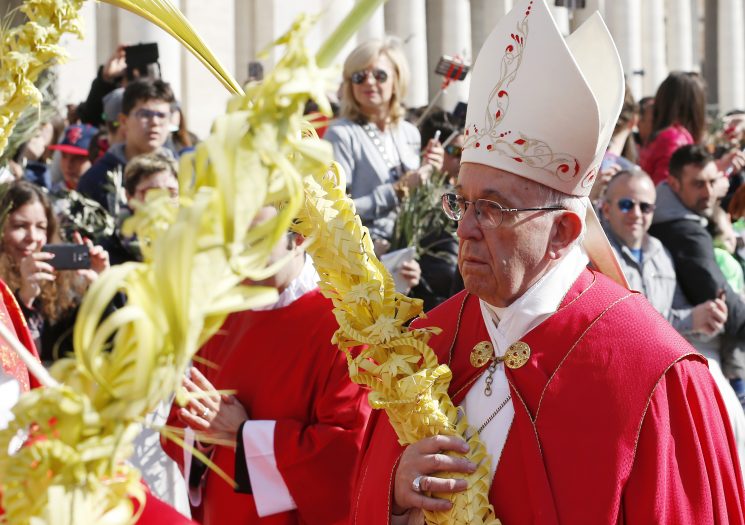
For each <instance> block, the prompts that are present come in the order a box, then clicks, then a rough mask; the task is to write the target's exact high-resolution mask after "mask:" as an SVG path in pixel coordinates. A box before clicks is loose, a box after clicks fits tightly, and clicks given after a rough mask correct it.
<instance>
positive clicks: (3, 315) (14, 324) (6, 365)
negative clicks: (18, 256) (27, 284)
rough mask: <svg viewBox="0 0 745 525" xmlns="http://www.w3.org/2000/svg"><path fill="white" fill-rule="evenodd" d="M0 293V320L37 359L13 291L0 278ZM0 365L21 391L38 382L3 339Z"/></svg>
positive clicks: (34, 386)
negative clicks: (0, 301) (15, 381)
mask: <svg viewBox="0 0 745 525" xmlns="http://www.w3.org/2000/svg"><path fill="white" fill-rule="evenodd" d="M0 293H1V294H2V304H0V322H2V323H3V324H5V326H6V327H7V328H8V329H9V330H10V332H11V333H13V334H15V335H16V337H18V340H19V341H20V342H21V343H22V344H23V346H25V347H26V349H27V350H28V351H29V352H31V353H32V354H33V355H34V357H36V358H37V359H39V354H38V353H37V352H36V346H34V340H33V338H32V337H31V333H30V332H29V331H28V325H26V319H25V318H24V317H23V313H21V309H20V308H19V306H18V303H17V302H16V299H15V297H14V296H13V292H11V291H10V289H9V288H8V286H7V285H6V284H5V283H4V282H3V281H2V280H0ZM0 365H1V366H2V367H3V371H4V372H5V373H6V374H8V375H9V376H13V377H14V378H15V379H16V380H17V381H18V383H19V384H20V385H21V391H23V392H25V391H27V390H28V389H29V388H36V387H38V386H40V385H39V382H38V381H37V380H36V378H35V377H33V376H31V377H29V373H28V369H27V368H26V365H25V364H23V361H21V358H20V357H18V355H17V354H16V353H15V352H14V351H13V349H12V348H11V347H10V346H9V345H8V343H6V342H5V341H3V340H0Z"/></svg>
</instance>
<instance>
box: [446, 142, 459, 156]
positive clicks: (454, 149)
mask: <svg viewBox="0 0 745 525" xmlns="http://www.w3.org/2000/svg"><path fill="white" fill-rule="evenodd" d="M445 153H447V154H448V155H450V156H451V157H458V158H460V156H461V154H462V153H463V148H462V147H461V146H454V145H452V144H448V145H447V146H445Z"/></svg>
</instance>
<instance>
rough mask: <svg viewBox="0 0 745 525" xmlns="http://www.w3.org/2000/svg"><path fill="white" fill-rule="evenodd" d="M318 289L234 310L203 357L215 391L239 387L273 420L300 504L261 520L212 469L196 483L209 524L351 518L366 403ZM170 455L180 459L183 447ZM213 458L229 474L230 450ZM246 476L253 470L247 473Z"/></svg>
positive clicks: (255, 410)
mask: <svg viewBox="0 0 745 525" xmlns="http://www.w3.org/2000/svg"><path fill="white" fill-rule="evenodd" d="M331 309H332V305H331V301H329V300H328V299H325V298H324V297H323V296H322V295H321V293H320V292H319V291H318V290H314V291H312V292H308V293H306V294H305V295H303V296H302V297H300V298H299V299H297V300H296V301H294V302H293V303H292V304H290V305H289V306H286V307H284V308H279V309H275V310H266V311H248V312H239V313H236V314H232V315H231V316H230V317H228V319H227V320H226V321H225V324H224V325H223V326H222V328H221V329H220V331H219V332H218V334H216V335H215V336H214V337H213V338H212V339H210V341H209V342H208V343H207V344H206V345H205V346H204V348H202V349H201V350H200V352H199V355H200V356H201V357H203V358H205V359H207V360H208V361H210V362H212V363H214V364H216V365H217V368H210V367H205V366H200V367H199V368H200V370H202V371H203V373H204V374H205V375H206V376H207V378H208V379H209V380H210V381H211V382H212V384H213V385H215V388H217V389H221V390H222V389H225V390H235V391H236V394H235V395H236V397H237V398H238V399H239V400H240V402H241V403H242V404H243V406H244V407H245V409H246V411H247V412H248V416H249V418H251V419H253V420H274V421H276V422H277V423H276V427H275V432H274V452H275V457H276V460H277V468H278V470H279V472H280V474H281V475H282V478H283V479H284V482H285V484H286V485H287V487H288V489H289V492H290V495H291V496H292V498H293V500H294V501H295V503H296V505H297V509H296V510H293V511H290V512H283V513H279V514H274V515H271V516H267V517H264V518H259V517H258V515H257V513H256V505H255V502H254V498H253V496H252V495H250V494H238V493H236V492H234V491H233V488H232V487H230V486H229V485H228V484H227V483H226V482H225V481H223V480H222V479H221V478H220V477H219V476H217V475H216V474H215V473H213V472H209V471H208V473H207V478H206V482H205V485H204V487H203V489H202V508H201V509H200V510H201V511H202V513H203V521H202V523H204V524H205V525H217V524H220V525H224V524H240V525H245V524H253V523H260V524H272V525H274V524H300V523H303V524H305V523H307V524H317V525H332V524H342V523H344V524H346V523H349V508H350V503H351V487H352V485H353V473H354V468H355V466H356V463H357V459H358V454H359V450H360V446H361V443H362V438H363V435H364V430H365V425H366V423H367V419H368V416H369V411H370V408H369V406H368V404H367V392H366V391H365V390H363V389H362V388H360V387H359V386H358V385H356V384H354V383H352V382H351V381H350V379H349V374H348V372H347V364H346V359H345V357H344V354H343V353H341V352H340V351H339V350H338V349H337V348H336V346H335V345H333V344H331V337H332V335H333V334H334V332H335V331H336V329H337V328H338V325H337V323H336V320H335V318H334V316H333V314H332V311H331ZM169 454H171V456H172V457H173V458H174V459H175V460H176V461H179V462H183V452H182V451H181V450H180V449H179V450H177V451H173V448H171V447H169ZM213 461H214V462H215V463H217V465H218V466H219V467H220V468H222V469H223V470H224V471H225V472H226V473H227V474H228V475H229V476H230V477H231V478H233V479H234V478H235V472H234V470H235V465H234V463H235V452H234V450H233V449H232V448H229V447H217V448H216V452H215V454H214V456H213ZM249 476H250V472H249Z"/></svg>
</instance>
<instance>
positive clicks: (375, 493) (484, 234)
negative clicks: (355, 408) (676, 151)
mask: <svg viewBox="0 0 745 525" xmlns="http://www.w3.org/2000/svg"><path fill="white" fill-rule="evenodd" d="M623 94H624V80H623V68H622V66H621V63H620V59H619V57H618V54H617V52H616V50H615V46H614V44H613V41H612V38H611V36H610V34H609V33H608V30H607V28H606V27H605V26H604V24H603V23H602V20H601V19H600V17H599V16H598V15H594V16H593V17H591V18H589V19H588V20H587V21H586V22H585V23H584V25H583V26H582V27H580V28H579V29H578V30H577V31H576V32H575V33H574V34H572V35H571V36H570V37H569V38H568V39H567V40H566V41H565V40H564V38H563V37H562V35H561V32H560V31H559V29H558V27H557V26H556V24H555V22H554V21H553V18H552V16H551V14H550V10H549V7H548V6H547V5H546V2H545V1H544V0H521V1H519V2H516V3H515V7H514V8H513V10H512V11H511V12H510V13H508V14H507V15H505V16H504V17H503V18H502V19H500V21H499V23H498V24H497V27H496V28H495V29H494V30H493V31H492V33H491V34H490V36H489V37H488V38H487V40H486V42H485V44H484V46H483V48H482V49H481V51H480V53H479V56H478V58H477V59H476V62H475V65H474V69H473V76H472V80H471V87H470V95H469V104H468V114H467V118H466V141H465V146H464V150H463V156H462V163H461V169H460V172H459V174H458V181H457V184H456V186H455V188H454V191H453V192H452V193H450V194H446V195H445V196H444V197H443V198H442V205H443V209H444V211H445V213H446V214H447V215H448V216H449V217H451V218H452V219H453V220H456V221H458V230H457V233H458V237H459V242H460V244H459V254H458V266H459V268H460V271H461V274H462V275H463V280H464V283H465V288H466V290H465V291H464V292H462V293H460V294H458V295H456V296H454V297H452V298H451V299H449V300H448V301H446V302H444V303H443V304H441V305H440V306H439V307H437V308H435V309H434V310H432V311H431V312H429V313H428V317H427V318H426V319H423V320H417V321H416V322H415V323H414V326H415V327H416V328H422V327H426V326H435V327H439V328H440V329H441V330H442V331H441V332H439V333H438V334H437V335H433V336H432V337H431V339H430V340H429V344H430V345H431V346H432V347H433V348H434V350H435V352H436V353H437V356H438V358H439V362H440V363H442V364H447V365H448V366H449V367H450V370H451V372H452V379H451V380H450V383H449V385H448V393H449V394H450V397H451V399H452V401H453V403H454V404H455V405H456V406H459V407H460V414H461V415H462V416H463V417H465V418H467V421H468V424H469V426H470V428H469V429H468V430H467V431H465V432H464V434H465V437H471V436H475V435H478V437H479V438H480V441H481V443H482V444H483V446H484V448H483V449H474V448H473V442H471V443H467V442H465V441H464V440H463V439H462V438H461V437H458V436H456V435H453V434H452V433H448V432H445V433H443V434H440V435H436V436H432V437H426V438H423V439H420V440H419V441H416V442H414V443H410V444H407V445H406V446H402V445H400V444H399V443H398V438H397V435H396V433H395V432H394V430H393V427H392V426H391V424H390V422H389V421H388V419H387V416H386V415H385V414H384V413H383V414H381V413H375V414H373V416H372V418H371V423H370V428H371V430H370V431H369V432H368V441H367V443H366V444H365V450H366V451H367V452H366V455H365V458H364V459H363V461H362V463H361V466H360V481H359V483H358V491H359V493H358V495H357V497H356V498H355V506H356V508H355V509H353V512H352V516H354V519H353V523H357V524H363V523H364V524H375V525H378V524H380V525H383V524H388V523H391V524H392V525H398V524H399V523H401V524H403V523H407V524H411V523H422V521H423V517H422V514H421V512H422V510H429V511H435V512H437V511H450V510H451V509H455V510H453V512H454V513H458V515H459V517H460V518H461V520H464V521H469V520H468V518H467V516H468V515H467V514H466V513H467V512H469V511H472V512H474V513H475V507H476V504H475V503H473V504H469V503H468V502H467V501H462V500H461V501H458V502H457V505H453V503H451V502H450V501H449V500H448V499H446V498H445V497H444V495H449V494H447V493H460V492H462V491H464V490H471V487H478V486H483V483H484V480H486V482H487V483H488V488H486V492H487V496H488V503H489V504H491V505H492V506H493V509H494V513H495V515H496V517H497V518H499V519H500V520H502V523H505V524H507V525H509V524H521V523H540V524H558V523H598V524H612V523H656V524H679V523H745V516H744V512H745V498H744V497H743V489H742V477H741V474H740V472H739V468H736V467H735V465H736V464H737V452H736V450H735V447H734V444H733V440H732V430H731V429H730V428H729V426H725V423H724V420H723V416H722V409H721V398H720V396H719V394H718V392H717V390H716V386H715V384H714V381H713V379H712V377H711V374H710V373H709V370H708V368H707V364H706V360H705V359H704V358H703V357H702V356H700V355H699V354H697V353H696V352H695V351H694V350H693V348H691V346H690V345H689V344H688V343H687V342H686V341H685V340H684V339H683V338H682V337H681V336H680V335H679V334H678V333H677V332H675V330H674V329H673V328H672V327H671V326H670V324H669V323H668V322H667V321H666V320H665V319H664V318H662V316H660V315H659V314H658V313H657V312H656V311H655V310H654V308H653V307H652V306H651V305H650V304H649V302H648V301H647V300H646V299H645V298H644V297H643V296H642V295H641V294H638V293H634V292H631V291H629V290H628V289H627V288H626V287H624V286H619V284H617V283H616V282H613V280H612V279H611V278H610V277H612V278H613V279H618V281H619V282H622V283H625V281H624V279H623V276H622V274H620V270H619V268H618V266H617V263H615V264H614V261H615V258H614V256H613V252H612V248H611V247H610V246H609V245H608V241H607V239H605V237H604V235H603V234H602V230H601V229H600V226H599V224H598V223H597V218H596V217H595V215H594V213H593V212H592V208H591V207H590V208H586V206H587V204H588V199H587V196H588V194H589V192H590V188H591V186H592V182H593V180H594V178H595V175H596V174H597V168H598V166H599V164H600V161H601V159H602V156H603V154H604V153H605V148H606V146H607V143H608V140H609V138H610V135H611V133H612V132H613V127H614V126H613V124H614V123H615V121H616V119H617V117H618V114H619V111H620V108H621V103H622V101H623ZM583 238H584V240H583ZM588 259H589V260H591V261H593V263H594V265H595V267H596V268H597V269H593V270H590V269H587V267H586V264H587V262H588ZM412 410H413V408H412ZM376 412H377V411H376ZM461 422H462V421H461ZM469 450H471V451H473V452H475V454H474V456H473V457H471V458H470V459H469V458H466V457H463V454H464V453H466V452H468V451H469ZM481 451H483V454H482V453H481ZM482 461H488V462H489V463H488V465H489V472H488V473H486V472H483V471H482V470H479V469H477V465H476V463H475V462H479V463H481V462H482ZM482 465H483V463H482ZM453 473H456V474H455V475H454V474H453ZM463 478H465V479H463ZM471 496H472V497H474V498H476V497H477V496H476V495H475V494H471ZM471 501H477V500H471ZM444 521H445V520H444V519H443V522H444ZM471 522H474V523H475V522H477V520H475V519H474V520H472V521H471ZM478 523H483V521H481V520H478Z"/></svg>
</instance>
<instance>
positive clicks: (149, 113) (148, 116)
mask: <svg viewBox="0 0 745 525" xmlns="http://www.w3.org/2000/svg"><path fill="white" fill-rule="evenodd" d="M170 116H171V115H170V114H169V113H163V112H162V111H153V110H152V109H146V108H140V109H138V110H137V111H135V117H137V118H138V119H140V120H155V119H156V118H157V119H160V120H166V119H167V118H170Z"/></svg>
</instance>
